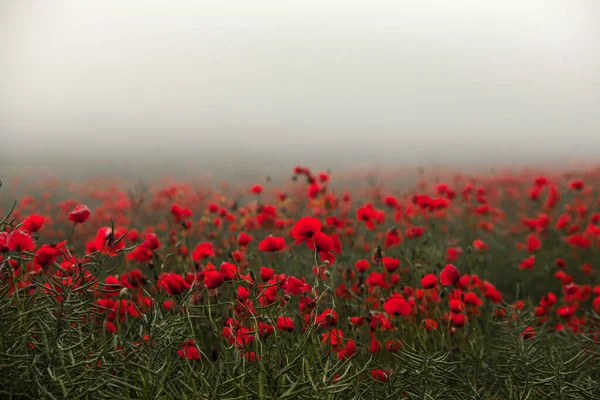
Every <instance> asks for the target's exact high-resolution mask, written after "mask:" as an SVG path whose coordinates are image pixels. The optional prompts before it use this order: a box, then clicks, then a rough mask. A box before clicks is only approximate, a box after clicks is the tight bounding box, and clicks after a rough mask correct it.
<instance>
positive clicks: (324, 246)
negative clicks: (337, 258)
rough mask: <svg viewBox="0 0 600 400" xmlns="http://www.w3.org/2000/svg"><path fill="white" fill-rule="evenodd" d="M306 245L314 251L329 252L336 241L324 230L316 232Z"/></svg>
mask: <svg viewBox="0 0 600 400" xmlns="http://www.w3.org/2000/svg"><path fill="white" fill-rule="evenodd" d="M306 245H307V246H308V248H309V249H311V250H313V251H318V252H321V253H328V252H330V251H331V250H333V248H334V246H335V243H334V242H333V239H332V238H331V237H329V236H328V235H326V234H325V233H323V232H316V233H315V234H314V235H313V236H312V238H310V239H308V240H307V241H306Z"/></svg>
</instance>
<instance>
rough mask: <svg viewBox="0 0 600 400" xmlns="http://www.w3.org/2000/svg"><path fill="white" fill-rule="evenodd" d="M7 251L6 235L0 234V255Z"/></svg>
mask: <svg viewBox="0 0 600 400" xmlns="http://www.w3.org/2000/svg"><path fill="white" fill-rule="evenodd" d="M7 251H8V233H6V232H0V253H5V252H7Z"/></svg>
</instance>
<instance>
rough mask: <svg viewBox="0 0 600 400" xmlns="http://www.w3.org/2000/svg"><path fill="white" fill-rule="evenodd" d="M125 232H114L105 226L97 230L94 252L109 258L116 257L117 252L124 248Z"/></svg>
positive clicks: (120, 230) (118, 230)
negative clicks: (106, 255)
mask: <svg viewBox="0 0 600 400" xmlns="http://www.w3.org/2000/svg"><path fill="white" fill-rule="evenodd" d="M126 234H127V232H126V231H125V230H123V229H116V230H115V231H114V232H113V230H112V228H111V227H109V226H105V227H102V228H100V229H98V232H97V233H96V242H95V245H96V250H97V251H100V252H102V253H105V254H108V255H110V256H111V257H113V256H116V255H117V254H118V253H119V251H121V250H123V249H124V248H125V240H123V239H125V238H124V236H125V235H126Z"/></svg>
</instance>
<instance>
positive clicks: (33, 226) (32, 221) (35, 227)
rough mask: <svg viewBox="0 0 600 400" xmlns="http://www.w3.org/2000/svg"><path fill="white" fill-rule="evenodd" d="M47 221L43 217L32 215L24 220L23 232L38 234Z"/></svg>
mask: <svg viewBox="0 0 600 400" xmlns="http://www.w3.org/2000/svg"><path fill="white" fill-rule="evenodd" d="M45 220H46V218H44V217H42V216H41V215H38V214H33V215H30V216H29V217H27V218H25V220H23V226H22V228H23V230H25V231H27V232H29V233H34V232H37V231H39V230H40V229H41V228H42V225H44V221H45Z"/></svg>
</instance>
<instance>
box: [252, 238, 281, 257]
mask: <svg viewBox="0 0 600 400" xmlns="http://www.w3.org/2000/svg"><path fill="white" fill-rule="evenodd" d="M284 248H285V240H284V238H282V237H275V236H267V238H265V239H264V240H262V241H261V242H260V243H259V244H258V249H259V250H260V251H264V252H265V253H274V252H276V251H281V250H283V249H284Z"/></svg>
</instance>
